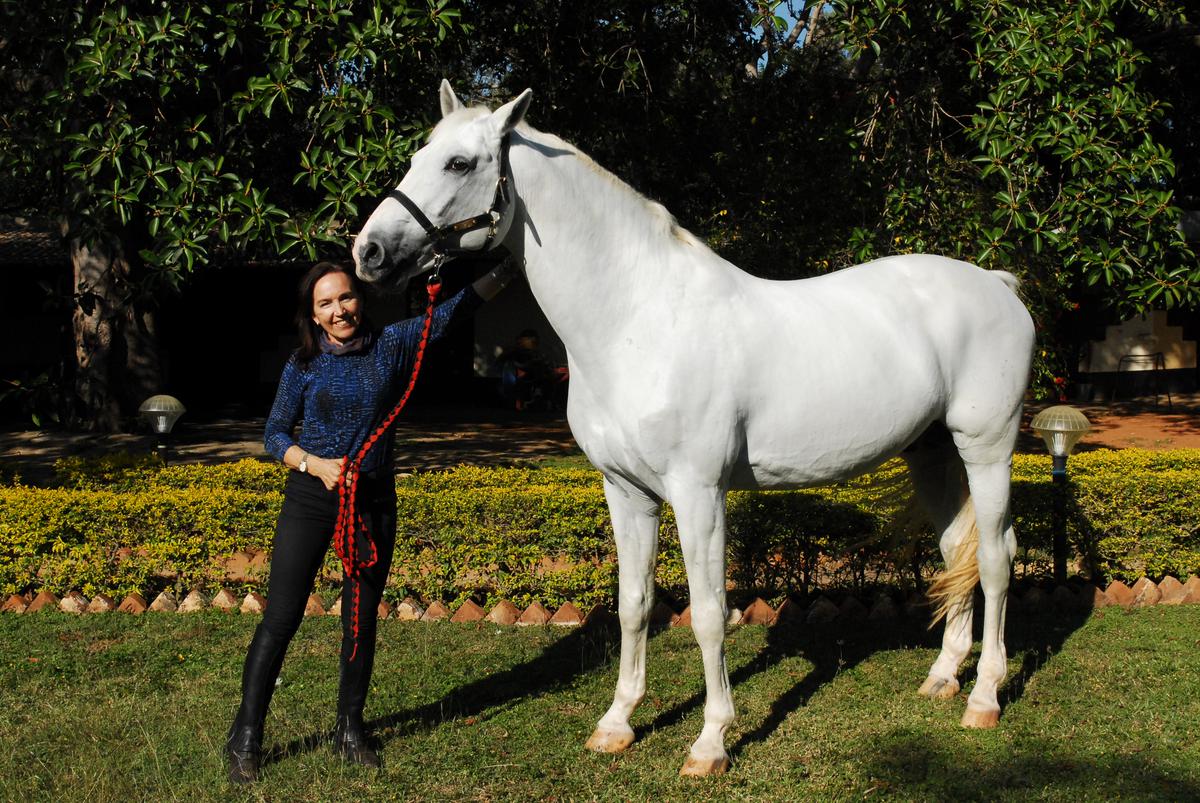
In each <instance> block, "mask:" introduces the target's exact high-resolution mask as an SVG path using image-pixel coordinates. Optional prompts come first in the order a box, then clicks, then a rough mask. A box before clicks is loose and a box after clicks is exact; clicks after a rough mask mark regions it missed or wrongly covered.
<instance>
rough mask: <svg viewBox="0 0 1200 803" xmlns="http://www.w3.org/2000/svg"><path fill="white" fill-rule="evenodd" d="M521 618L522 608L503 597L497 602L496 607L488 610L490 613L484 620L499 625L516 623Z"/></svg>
mask: <svg viewBox="0 0 1200 803" xmlns="http://www.w3.org/2000/svg"><path fill="white" fill-rule="evenodd" d="M520 618H521V611H520V609H519V608H517V606H516V605H513V604H512V603H511V602H509V601H508V600H506V599H502V600H500V601H499V602H497V603H496V605H495V607H493V608H492V609H491V610H490V611H488V615H487V616H485V617H484V620H485V621H488V622H491V623H492V624H497V625H515V624H516V623H517V620H518V619H520Z"/></svg>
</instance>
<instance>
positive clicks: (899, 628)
mask: <svg viewBox="0 0 1200 803" xmlns="http://www.w3.org/2000/svg"><path fill="white" fill-rule="evenodd" d="M977 610H978V609H977ZM1089 615H1090V610H1086V609H1083V608H1078V609H1075V610H1072V611H1063V612H1058V613H1055V614H1053V615H1046V614H1042V615H1037V616H1031V617H1027V616H1026V615H1025V613H1024V612H1017V611H1014V612H1013V614H1012V615H1010V616H1009V617H1008V622H1009V626H1008V633H1007V636H1006V644H1007V647H1008V651H1009V654H1010V655H1017V654H1020V655H1022V656H1023V657H1022V665H1021V669H1020V670H1018V671H1017V672H1016V673H1013V674H1011V675H1010V676H1009V678H1008V680H1007V682H1006V683H1005V685H1004V686H1002V687H1001V690H1000V704H1001V708H1002V709H1003V708H1006V707H1007V706H1009V705H1011V704H1013V703H1015V702H1017V701H1018V700H1020V698H1021V696H1022V695H1023V693H1024V690H1025V686H1026V683H1028V681H1029V679H1030V678H1031V677H1032V676H1033V674H1034V673H1035V672H1037V671H1038V669H1040V668H1041V666H1043V665H1044V664H1045V663H1046V661H1048V660H1049V659H1050V657H1051V656H1053V655H1054V654H1055V653H1057V652H1059V651H1060V650H1061V649H1062V645H1063V643H1064V642H1065V641H1066V639H1067V638H1068V637H1069V636H1070V635H1071V634H1072V633H1073V632H1075V631H1076V630H1077V629H1078V628H1079V627H1081V626H1082V625H1083V623H1084V622H1086V621H1087V618H1088V616H1089ZM981 618H982V617H981V616H979V615H977V616H976V617H975V619H976V634H975V638H976V640H977V641H978V639H979V638H980V635H981V634H980V632H979V630H980V625H979V620H980V619H981ZM661 629H662V628H661V627H659V628H655V629H653V630H652V633H653V632H657V631H661ZM940 641H941V629H940V627H939V628H935V629H934V630H932V631H931V630H927V629H925V628H924V627H923V626H922V625H920V624H918V623H915V622H907V623H904V624H902V625H887V626H883V625H878V624H875V623H859V624H854V625H844V624H843V625H840V626H831V625H824V626H819V627H811V626H806V625H803V624H800V623H796V624H794V625H779V626H775V627H771V628H770V629H769V630H768V631H767V643H766V644H765V645H764V647H763V648H762V649H761V650H760V651H759V653H758V654H757V655H756V656H755V657H754V658H752V659H751V660H749V661H747V662H746V663H745V664H743V665H742V666H740V667H738V668H737V669H735V670H734V671H733V672H732V673H731V674H730V683H731V685H733V686H735V687H736V686H738V685H740V684H742V683H745V682H746V681H748V680H749V679H751V678H753V677H754V676H755V675H758V674H760V673H762V672H766V671H768V670H770V669H771V668H773V667H775V666H776V665H778V664H779V663H780V662H782V661H784V660H786V659H789V658H792V657H800V658H802V659H804V660H805V661H807V662H809V663H811V664H812V667H813V668H812V670H811V671H809V672H808V674H807V675H805V676H804V677H803V678H801V679H800V680H799V681H798V682H797V683H796V684H794V685H793V686H792V687H791V688H789V689H787V690H785V691H784V692H783V693H782V694H780V695H779V696H778V698H777V699H776V700H775V701H774V702H773V703H772V704H771V707H770V710H769V712H768V713H767V715H766V717H764V718H763V720H762V722H760V723H759V724H758V725H757V726H756V727H755V728H753V729H752V730H750V731H747V732H746V733H744V734H743V735H742V737H741V738H740V739H739V740H738V742H737V743H736V744H734V745H732V746H731V747H730V753H731V755H732V756H733V757H735V758H736V757H737V755H738V754H739V753H741V752H742V751H743V750H745V748H746V747H747V746H749V745H751V744H754V743H756V742H762V741H765V740H766V739H768V738H769V737H770V735H771V734H772V733H774V732H775V730H776V729H777V728H778V727H779V725H780V724H781V723H782V722H783V721H784V720H785V719H786V718H787V717H788V716H789V715H790V714H792V713H793V712H795V711H797V710H798V709H800V708H801V707H802V706H804V705H806V704H807V703H808V701H809V700H810V699H811V698H812V697H813V695H814V694H816V693H817V692H818V691H819V690H820V689H821V688H822V687H823V686H825V685H826V684H827V683H830V682H831V681H833V680H834V679H835V678H836V677H837V675H838V674H839V673H841V672H843V671H845V670H848V669H851V668H853V667H855V666H858V665H859V664H861V663H863V662H865V661H867V660H869V659H870V658H871V657H872V656H873V655H875V654H876V653H879V652H886V651H890V650H896V649H911V648H932V649H936V648H937V647H938V646H939V644H940ZM619 644H620V635H619V633H618V632H617V629H616V627H615V622H611V621H610V622H608V623H606V624H604V625H600V626H588V627H583V628H579V629H578V630H575V631H573V632H571V633H569V634H567V635H566V636H564V637H562V638H560V639H558V640H556V641H555V642H554V643H553V644H551V645H550V646H548V647H547V648H546V649H545V650H543V651H542V652H541V653H540V654H539V655H538V656H537V657H536V658H534V659H532V660H530V661H525V662H523V663H520V664H518V665H516V666H513V667H510V668H509V669H506V670H504V671H501V672H496V673H493V674H491V675H488V676H487V677H483V678H480V679H479V680H476V681H474V682H471V683H468V684H466V685H464V686H461V687H459V688H457V689H455V690H454V691H452V692H450V693H448V694H446V695H444V696H442V697H441V698H439V699H438V700H435V701H433V702H430V703H427V704H425V705H422V706H418V707H415V708H410V709H406V710H402V711H397V712H394V713H392V714H388V715H386V716H383V717H379V718H377V719H375V720H372V721H371V722H370V723H368V725H369V727H370V728H372V729H373V730H374V731H375V733H376V734H377V736H376V739H377V741H378V742H382V743H386V742H387V741H391V740H392V739H393V738H396V737H397V736H399V735H401V734H402V733H403V732H405V731H408V730H411V729H413V728H417V727H430V726H435V725H437V724H439V723H441V722H444V721H446V720H447V719H450V718H453V717H460V716H474V715H478V714H481V713H483V712H484V711H486V710H487V709H490V708H493V707H495V706H497V705H503V704H507V703H512V702H514V701H518V700H521V699H524V698H527V697H531V696H536V695H542V694H545V693H547V692H554V691H556V690H558V689H561V688H563V687H566V686H569V685H571V684H572V683H573V682H574V681H575V679H576V678H577V677H578V676H580V675H583V674H586V673H588V672H590V671H592V670H594V669H597V668H599V667H601V666H603V665H605V664H607V663H608V662H609V661H610V660H612V658H613V657H614V653H615V651H616V649H617V647H618V646H619ZM976 649H978V647H977V648H976ZM696 657H697V660H699V649H698V648H697V652H696ZM969 660H970V659H969ZM973 672H974V663H973V662H971V663H968V664H965V665H964V668H963V671H961V672H960V673H959V677H960V680H961V681H962V683H963V685H964V686H966V685H967V683H968V682H969V681H970V680H971V679H972V677H973ZM923 680H924V677H914V678H913V679H912V689H913V694H916V689H917V687H918V686H919V685H920V683H921V681H923ZM704 699H705V696H704V693H703V692H700V693H697V694H694V695H692V696H691V697H689V698H688V699H687V700H685V701H683V702H681V703H680V704H678V705H676V706H673V707H672V708H670V709H667V710H665V711H663V712H661V713H660V714H659V715H658V716H657V717H656V718H655V719H654V720H653V721H652V722H650V723H649V724H646V725H643V726H640V727H637V728H635V733H636V735H637V738H638V739H641V738H643V737H644V736H646V734H647V733H649V732H652V731H654V730H658V729H661V728H667V727H669V726H671V725H675V724H678V723H679V722H681V721H682V720H683V719H684V718H686V717H687V716H688V715H689V714H691V713H693V712H694V711H697V710H699V709H702V708H703V705H704ZM328 737H329V734H328V732H317V733H312V734H310V735H308V736H304V737H302V738H299V739H295V740H293V741H291V742H289V743H287V744H284V745H280V746H277V747H275V748H274V749H272V750H271V751H270V752H269V753H268V756H267V759H266V762H265V763H268V764H269V763H273V762H275V761H280V760H283V759H286V758H289V757H294V756H297V755H301V754H304V753H307V752H309V751H312V750H314V749H316V748H317V747H319V746H320V745H322V744H323V743H324V742H326V741H327V740H328Z"/></svg>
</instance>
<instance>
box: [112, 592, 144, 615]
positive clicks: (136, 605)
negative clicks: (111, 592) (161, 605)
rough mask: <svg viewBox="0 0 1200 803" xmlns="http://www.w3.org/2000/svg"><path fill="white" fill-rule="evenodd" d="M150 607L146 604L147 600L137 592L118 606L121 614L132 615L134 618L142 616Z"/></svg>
mask: <svg viewBox="0 0 1200 803" xmlns="http://www.w3.org/2000/svg"><path fill="white" fill-rule="evenodd" d="M149 607H150V606H149V605H147V604H146V598H145V597H143V596H142V595H141V594H139V593H137V592H136V591H135V592H133V593H132V594H130V595H128V596H127V597H125V599H123V600H121V604H120V605H118V606H117V610H118V611H120V612H121V613H131V614H133V615H134V616H140V615H141V614H143V613H145V612H146V609H147V608H149Z"/></svg>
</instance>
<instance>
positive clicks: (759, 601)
mask: <svg viewBox="0 0 1200 803" xmlns="http://www.w3.org/2000/svg"><path fill="white" fill-rule="evenodd" d="M774 621H775V609H774V608H772V607H771V606H770V605H769V604H767V602H766V600H764V599H763V598H762V597H755V599H754V601H753V602H751V603H750V604H749V605H747V606H746V609H745V610H744V611H742V617H741V618H740V619H738V624H740V625H770V624H771V623H772V622H774Z"/></svg>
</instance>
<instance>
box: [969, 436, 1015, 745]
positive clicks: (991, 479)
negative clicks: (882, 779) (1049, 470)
mask: <svg viewBox="0 0 1200 803" xmlns="http://www.w3.org/2000/svg"><path fill="white" fill-rule="evenodd" d="M1014 432H1015V426H1014ZM964 460H965V462H966V467H967V482H968V483H969V484H970V486H971V498H972V501H973V502H974V506H975V520H976V523H977V525H978V528H979V550H978V552H977V556H978V561H979V582H980V585H982V586H983V601H984V606H983V648H982V650H981V652H980V656H979V669H978V673H977V678H976V680H975V688H974V689H972V690H971V696H970V697H968V698H967V710H966V712H964V714H963V718H962V724H963V726H964V727H968V728H991V727H995V725H996V723H997V722H998V721H999V719H1000V702H999V700H998V699H997V696H996V692H997V689H998V688H999V686H1000V683H1001V682H1003V680H1004V676H1005V674H1006V673H1007V671H1008V655H1007V653H1006V651H1005V649H1004V615H1005V608H1006V606H1007V603H1008V581H1009V576H1010V574H1011V573H1012V561H1013V557H1014V556H1015V555H1016V551H1017V541H1016V537H1015V536H1014V535H1013V529H1012V520H1011V517H1010V514H1009V490H1010V486H1011V482H1012V476H1011V472H1012V452H1011V450H1009V452H1008V454H1007V455H1006V456H1005V458H1004V459H1003V460H994V461H991V462H972V460H971V455H970V454H969V452H967V451H965V450H964Z"/></svg>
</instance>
